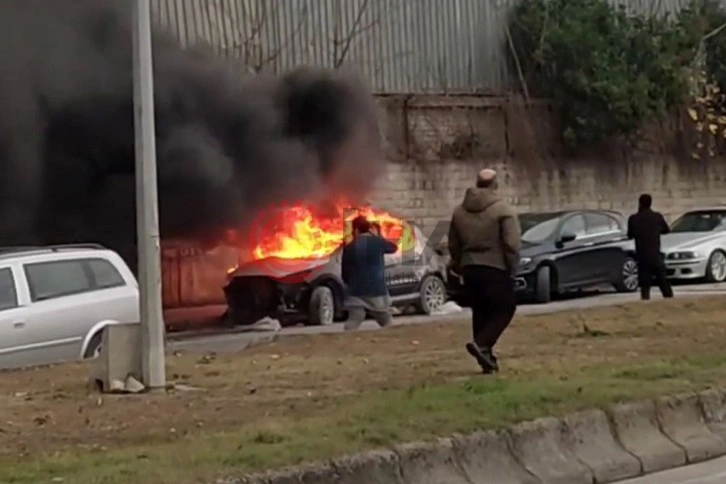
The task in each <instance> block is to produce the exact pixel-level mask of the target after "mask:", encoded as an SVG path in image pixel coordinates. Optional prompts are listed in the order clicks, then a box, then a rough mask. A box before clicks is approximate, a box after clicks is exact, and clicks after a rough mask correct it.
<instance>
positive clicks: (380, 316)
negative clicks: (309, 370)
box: [341, 217, 398, 331]
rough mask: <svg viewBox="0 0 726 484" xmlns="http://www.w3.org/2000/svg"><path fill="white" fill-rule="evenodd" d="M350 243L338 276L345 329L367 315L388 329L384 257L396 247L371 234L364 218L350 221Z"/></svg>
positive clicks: (389, 320) (357, 323)
mask: <svg viewBox="0 0 726 484" xmlns="http://www.w3.org/2000/svg"><path fill="white" fill-rule="evenodd" d="M352 225H353V227H352V228H353V240H352V241H351V242H350V243H349V244H346V245H345V246H344V247H343V257H342V263H341V269H342V277H343V281H344V282H345V284H346V288H347V297H346V307H347V309H348V320H347V321H346V322H345V330H346V331H352V330H356V329H358V328H359V327H360V325H361V323H363V321H364V320H365V318H366V315H367V314H370V315H371V316H373V319H375V321H376V322H377V323H378V324H379V325H380V326H381V327H385V326H390V325H391V323H392V319H391V298H390V296H389V295H388V287H387V286H386V275H385V266H386V265H385V261H384V256H385V254H394V253H396V251H397V250H398V247H397V246H396V244H394V243H393V242H390V241H388V240H386V239H384V238H383V237H381V236H380V235H377V234H373V233H371V225H370V223H369V222H368V220H366V218H365V217H356V219H355V220H353V223H352Z"/></svg>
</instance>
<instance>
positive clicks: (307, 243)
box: [231, 201, 413, 270]
mask: <svg viewBox="0 0 726 484" xmlns="http://www.w3.org/2000/svg"><path fill="white" fill-rule="evenodd" d="M358 215H363V216H365V217H366V218H367V219H368V220H369V221H370V222H376V223H378V224H379V226H380V230H381V235H382V236H383V237H385V238H386V239H388V240H391V241H394V242H396V243H398V245H399V251H400V250H407V249H408V248H412V247H413V231H412V230H411V227H410V226H409V225H408V224H407V223H406V222H405V221H404V220H402V219H400V218H397V217H394V216H393V215H391V214H389V213H388V212H384V211H380V210H376V209H374V208H372V207H363V208H351V206H350V204H348V203H346V202H345V201H339V202H338V203H336V204H335V206H334V208H333V210H330V211H328V212H325V211H323V210H322V209H320V208H319V207H316V206H313V205H305V204H297V205H292V206H287V207H281V208H280V209H278V210H275V211H274V213H273V214H272V216H270V217H269V220H263V223H262V224H258V226H257V227H256V228H255V229H253V240H252V244H251V247H252V248H251V256H252V258H253V259H257V260H259V259H266V258H270V257H275V258H280V259H313V258H322V257H326V256H328V255H330V254H332V253H333V252H334V251H335V250H336V249H337V248H338V247H340V245H341V244H342V243H343V242H346V241H349V240H350V238H351V237H352V228H351V222H352V221H353V219H354V218H355V217H357V216H358ZM265 222H269V223H265ZM231 270H233V269H231Z"/></svg>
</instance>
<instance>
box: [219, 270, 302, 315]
mask: <svg viewBox="0 0 726 484" xmlns="http://www.w3.org/2000/svg"><path fill="white" fill-rule="evenodd" d="M224 294H225V299H226V301H227V306H228V311H229V316H230V317H231V318H232V320H233V321H234V323H235V324H239V325H245V324H252V323H255V322H256V321H259V320H260V319H263V318H265V317H270V318H275V319H278V320H280V321H281V322H283V321H284V322H287V321H289V320H291V319H295V318H297V317H299V316H300V315H301V314H302V313H304V310H305V308H307V302H308V300H309V297H310V287H309V285H308V284H305V283H300V284H285V283H281V282H278V281H274V280H272V279H270V278H267V277H249V278H238V279H234V280H232V281H231V282H230V283H229V284H228V285H227V286H226V287H225V288H224Z"/></svg>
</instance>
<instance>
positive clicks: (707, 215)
mask: <svg viewBox="0 0 726 484" xmlns="http://www.w3.org/2000/svg"><path fill="white" fill-rule="evenodd" d="M725 220H726V211H723V210H715V211H705V210H704V211H697V212H688V213H686V214H685V215H683V216H682V217H680V218H679V219H678V220H676V221H675V222H673V225H671V232H675V233H678V232H713V231H716V230H723V229H724V227H725V225H724V221H725Z"/></svg>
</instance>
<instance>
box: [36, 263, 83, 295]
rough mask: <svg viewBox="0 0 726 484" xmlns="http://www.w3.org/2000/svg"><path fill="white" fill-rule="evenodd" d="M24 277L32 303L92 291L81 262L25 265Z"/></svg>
mask: <svg viewBox="0 0 726 484" xmlns="http://www.w3.org/2000/svg"><path fill="white" fill-rule="evenodd" d="M25 275H26V277H27V278H28V286H29V288H30V297H31V299H32V300H33V302H35V301H42V300H45V299H53V298H56V297H61V296H69V295H71V294H79V293H82V292H86V291H90V290H92V285H91V280H90V278H89V277H88V273H87V272H86V270H85V268H84V266H83V261H81V260H63V261H53V262H36V263H33V264H25Z"/></svg>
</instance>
